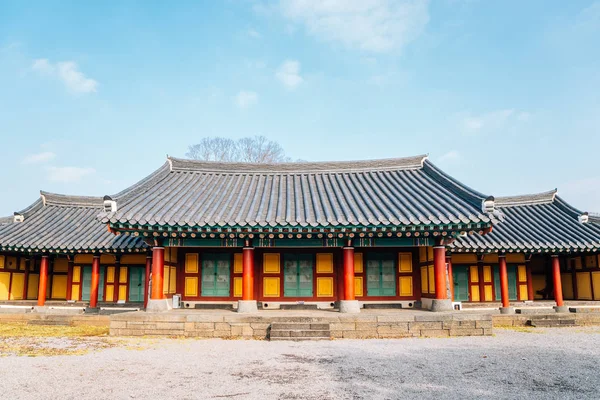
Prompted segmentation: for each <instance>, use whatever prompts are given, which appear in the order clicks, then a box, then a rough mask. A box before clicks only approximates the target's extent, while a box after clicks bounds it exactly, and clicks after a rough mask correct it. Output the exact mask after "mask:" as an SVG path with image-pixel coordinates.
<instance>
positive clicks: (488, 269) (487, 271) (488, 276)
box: [483, 265, 492, 301]
mask: <svg viewBox="0 0 600 400" xmlns="http://www.w3.org/2000/svg"><path fill="white" fill-rule="evenodd" d="M483 281H484V282H485V283H491V282H492V266H491V265H484V266H483ZM486 301H490V300H486Z"/></svg>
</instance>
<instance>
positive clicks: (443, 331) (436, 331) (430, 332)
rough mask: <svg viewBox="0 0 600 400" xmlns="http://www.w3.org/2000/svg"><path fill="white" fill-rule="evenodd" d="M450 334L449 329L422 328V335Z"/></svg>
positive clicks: (444, 335) (443, 335)
mask: <svg viewBox="0 0 600 400" xmlns="http://www.w3.org/2000/svg"><path fill="white" fill-rule="evenodd" d="M448 336H450V330H449V329H422V330H421V337H448Z"/></svg>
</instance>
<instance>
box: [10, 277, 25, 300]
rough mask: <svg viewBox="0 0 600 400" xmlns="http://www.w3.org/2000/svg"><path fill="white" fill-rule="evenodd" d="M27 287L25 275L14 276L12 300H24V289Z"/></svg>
mask: <svg viewBox="0 0 600 400" xmlns="http://www.w3.org/2000/svg"><path fill="white" fill-rule="evenodd" d="M24 286H25V274H16V273H15V274H13V276H12V286H11V287H10V299H11V300H23V288H24Z"/></svg>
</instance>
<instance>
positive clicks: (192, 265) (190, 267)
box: [185, 253, 198, 274]
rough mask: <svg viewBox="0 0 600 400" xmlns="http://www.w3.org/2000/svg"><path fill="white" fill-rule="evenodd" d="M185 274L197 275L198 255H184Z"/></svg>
mask: <svg viewBox="0 0 600 400" xmlns="http://www.w3.org/2000/svg"><path fill="white" fill-rule="evenodd" d="M185 273H186V274H197V273H198V254H196V253H188V254H186V255H185Z"/></svg>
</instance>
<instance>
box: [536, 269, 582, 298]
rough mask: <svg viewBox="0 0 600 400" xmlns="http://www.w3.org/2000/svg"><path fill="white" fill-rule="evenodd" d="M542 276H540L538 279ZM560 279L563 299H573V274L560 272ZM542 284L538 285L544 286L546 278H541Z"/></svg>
mask: <svg viewBox="0 0 600 400" xmlns="http://www.w3.org/2000/svg"><path fill="white" fill-rule="evenodd" d="M542 279H543V277H540V279H539V280H540V281H541V280H542ZM560 281H561V283H562V291H563V297H564V298H565V299H574V298H575V293H574V292H573V275H572V274H560ZM543 282H544V285H543V286H541V285H540V287H542V288H544V287H545V286H546V280H545V279H544V280H543Z"/></svg>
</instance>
